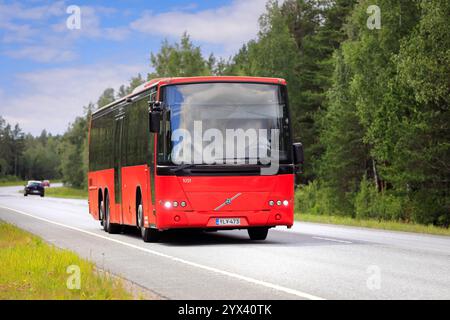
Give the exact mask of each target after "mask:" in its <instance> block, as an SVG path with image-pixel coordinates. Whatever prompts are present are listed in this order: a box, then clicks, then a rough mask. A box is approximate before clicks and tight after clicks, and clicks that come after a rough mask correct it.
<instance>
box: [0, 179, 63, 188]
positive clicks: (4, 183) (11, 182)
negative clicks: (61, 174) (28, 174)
mask: <svg viewBox="0 0 450 320" xmlns="http://www.w3.org/2000/svg"><path fill="white" fill-rule="evenodd" d="M29 180H33V179H29ZM27 182H28V180H26V181H25V180H0V187H15V186H25V185H26V184H27ZM59 182H61V180H50V185H51V184H52V183H59Z"/></svg>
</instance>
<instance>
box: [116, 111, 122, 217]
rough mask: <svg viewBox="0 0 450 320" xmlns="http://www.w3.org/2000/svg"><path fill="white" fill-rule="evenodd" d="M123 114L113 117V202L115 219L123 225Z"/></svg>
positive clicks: (120, 112) (119, 113)
mask: <svg viewBox="0 0 450 320" xmlns="http://www.w3.org/2000/svg"><path fill="white" fill-rule="evenodd" d="M124 117H125V113H124V111H123V109H122V108H121V109H119V112H118V113H117V114H116V116H115V121H114V202H115V209H116V210H117V209H119V210H120V212H117V211H116V210H115V211H116V218H120V223H123V215H122V211H123V210H122V139H123V122H124Z"/></svg>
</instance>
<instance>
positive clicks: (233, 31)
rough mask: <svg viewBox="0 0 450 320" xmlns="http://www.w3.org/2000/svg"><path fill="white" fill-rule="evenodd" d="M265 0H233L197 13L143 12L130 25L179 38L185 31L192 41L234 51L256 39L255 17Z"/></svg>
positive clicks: (256, 17)
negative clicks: (228, 3) (224, 4)
mask: <svg viewBox="0 0 450 320" xmlns="http://www.w3.org/2000/svg"><path fill="white" fill-rule="evenodd" d="M266 2H267V1H266V0H246V1H241V0H234V1H233V2H232V3H231V4H230V5H228V6H223V7H220V8H217V9H209V10H203V11H198V12H183V11H170V12H165V13H159V14H154V13H152V12H145V13H144V14H143V15H142V17H141V18H139V19H138V20H136V21H134V22H132V23H131V28H132V29H134V30H137V31H140V32H144V33H149V34H162V35H164V36H174V37H179V36H180V35H181V34H182V33H183V32H184V31H187V32H188V34H189V35H190V36H191V37H192V39H193V40H197V41H201V42H205V43H209V44H215V45H217V44H218V45H222V46H223V47H224V49H225V51H227V52H230V53H231V52H233V51H235V50H237V49H238V48H239V47H240V46H242V44H243V43H244V42H246V41H248V40H250V39H252V38H255V37H256V35H257V32H258V18H259V17H260V16H261V14H262V13H264V12H265V5H266Z"/></svg>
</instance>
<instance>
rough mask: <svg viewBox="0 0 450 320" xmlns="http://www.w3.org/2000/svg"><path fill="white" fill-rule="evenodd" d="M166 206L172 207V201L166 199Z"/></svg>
mask: <svg viewBox="0 0 450 320" xmlns="http://www.w3.org/2000/svg"><path fill="white" fill-rule="evenodd" d="M164 207H166V208H167V209H170V207H172V203H170V201H166V202H164Z"/></svg>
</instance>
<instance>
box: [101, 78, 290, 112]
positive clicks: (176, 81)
mask: <svg viewBox="0 0 450 320" xmlns="http://www.w3.org/2000/svg"><path fill="white" fill-rule="evenodd" d="M201 82H250V83H273V84H281V85H286V80H284V79H281V78H264V77H246V76H201V77H172V78H169V77H167V78H155V79H152V80H150V81H147V82H145V83H143V84H142V85H140V86H138V87H136V88H135V89H134V90H133V92H132V93H130V94H129V95H127V96H125V97H123V98H120V99H118V100H116V101H114V102H111V103H110V104H108V105H106V106H104V107H102V108H100V109H98V110H96V111H95V112H94V114H95V113H97V112H98V111H100V110H104V109H106V108H109V107H111V106H113V105H116V104H118V103H119V102H122V101H124V100H126V99H128V98H131V97H133V96H136V95H138V94H140V93H142V92H143V91H145V90H147V89H149V88H151V87H153V86H156V85H161V86H163V85H172V84H184V83H201Z"/></svg>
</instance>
